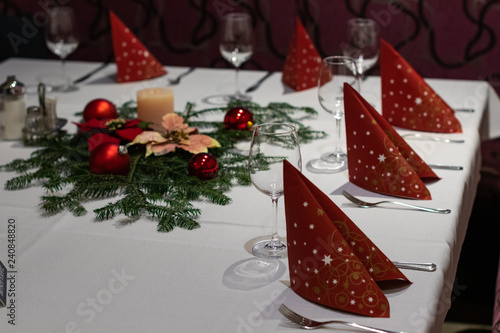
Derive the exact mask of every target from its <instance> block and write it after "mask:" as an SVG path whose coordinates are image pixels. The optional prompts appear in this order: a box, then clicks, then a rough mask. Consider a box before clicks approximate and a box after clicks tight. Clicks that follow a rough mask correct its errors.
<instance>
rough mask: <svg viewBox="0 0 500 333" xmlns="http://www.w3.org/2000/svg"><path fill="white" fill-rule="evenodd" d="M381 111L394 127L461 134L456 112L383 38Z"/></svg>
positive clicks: (381, 50) (381, 54)
mask: <svg viewBox="0 0 500 333" xmlns="http://www.w3.org/2000/svg"><path fill="white" fill-rule="evenodd" d="M380 76H381V79H382V114H383V115H384V117H385V118H386V119H387V120H388V121H389V122H390V123H391V124H392V125H394V126H399V127H403V128H408V129H412V130H416V131H425V132H438V133H461V132H462V127H461V125H460V122H459V121H458V119H457V118H456V117H455V111H453V109H451V108H450V107H449V106H448V104H446V102H445V101H443V99H442V98H441V97H439V95H438V94H436V92H434V90H432V88H431V87H429V85H428V84H427V83H425V81H424V79H423V78H422V77H421V76H420V75H419V74H418V73H417V72H416V71H415V70H414V69H413V68H412V67H411V66H410V65H409V64H408V63H407V62H406V61H405V60H404V59H403V57H401V55H400V54H399V53H398V52H396V50H394V49H393V48H392V46H391V45H389V43H387V42H386V41H385V40H383V39H382V40H381V41H380Z"/></svg>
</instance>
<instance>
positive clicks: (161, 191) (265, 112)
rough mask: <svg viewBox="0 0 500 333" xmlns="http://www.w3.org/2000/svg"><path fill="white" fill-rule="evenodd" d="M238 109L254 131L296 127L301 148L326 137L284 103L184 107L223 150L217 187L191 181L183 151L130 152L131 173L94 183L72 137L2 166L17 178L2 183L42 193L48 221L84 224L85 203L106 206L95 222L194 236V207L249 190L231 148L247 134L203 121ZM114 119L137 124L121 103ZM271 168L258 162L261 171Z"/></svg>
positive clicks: (130, 108) (242, 162)
mask: <svg viewBox="0 0 500 333" xmlns="http://www.w3.org/2000/svg"><path fill="white" fill-rule="evenodd" d="M235 106H241V107H246V108H247V109H249V110H250V111H251V112H252V114H253V117H254V123H258V122H263V121H284V122H287V123H292V124H294V125H295V126H296V127H297V130H298V136H299V140H300V141H301V142H309V141H311V140H316V139H320V138H323V137H325V136H326V134H325V133H324V132H318V131H314V130H312V129H310V128H309V127H307V126H304V125H303V124H302V123H301V120H303V119H307V118H310V117H313V116H315V115H316V111H314V110H313V109H311V108H297V107H293V106H291V105H289V104H286V103H271V104H269V105H268V106H260V105H258V104H256V103H252V102H244V103H241V102H231V103H229V104H228V105H227V106H225V107H217V108H209V109H203V110H196V109H195V105H194V104H192V103H188V104H187V105H186V108H185V110H184V114H183V116H184V119H185V120H189V125H190V126H195V127H197V128H199V129H200V130H203V133H204V134H207V135H209V136H211V137H212V138H214V139H216V140H217V141H218V142H219V143H220V144H221V148H216V149H211V150H210V152H211V153H212V154H213V155H214V156H215V157H216V158H217V160H218V162H219V173H218V177H216V178H215V179H212V180H206V181H202V180H199V179H198V178H196V177H193V176H191V175H189V173H188V171H187V169H188V163H189V159H190V158H191V157H192V154H190V153H188V152H186V151H183V150H177V151H176V152H175V153H169V154H166V155H163V156H159V157H156V156H150V157H148V158H145V157H144V150H145V148H144V147H143V146H140V145H136V146H132V147H131V149H129V154H130V156H131V168H130V171H129V174H128V175H127V176H119V175H96V174H93V173H92V172H91V171H90V167H89V156H90V154H89V151H88V144H87V138H86V137H84V136H82V135H78V134H77V135H63V136H60V137H57V138H54V139H50V140H47V141H46V142H44V145H43V147H41V148H40V149H39V150H36V151H35V152H33V153H32V154H31V156H30V157H29V158H28V159H16V160H13V161H12V162H10V163H7V164H5V165H2V166H0V170H3V171H15V172H16V173H17V174H18V175H16V176H15V177H13V178H12V179H10V180H8V181H7V182H6V183H5V188H6V189H7V190H19V189H24V188H28V187H30V186H42V187H43V188H44V189H45V190H46V192H47V195H44V196H42V197H41V203H40V206H41V209H42V210H43V211H44V213H45V214H48V215H52V214H57V213H60V212H63V211H65V210H67V211H69V212H71V213H72V214H74V215H75V216H82V215H85V214H86V213H87V211H86V209H85V207H84V203H85V202H87V201H90V200H102V199H104V198H107V199H110V202H108V203H107V204H106V205H104V206H103V207H100V208H97V209H95V210H94V214H95V218H96V219H97V220H109V219H112V218H115V217H116V216H118V215H124V216H126V217H128V218H130V219H131V220H138V219H139V218H140V217H141V216H146V217H149V218H151V219H153V220H155V221H157V223H158V226H157V230H158V231H162V232H167V231H171V230H173V229H174V228H175V227H180V228H184V229H189V230H190V229H195V228H199V227H200V224H199V223H198V222H197V221H196V219H197V218H198V217H199V215H200V214H201V211H200V209H198V208H195V207H194V206H193V204H192V202H193V201H202V200H204V201H208V202H211V203H214V204H217V205H227V204H229V203H230V202H231V198H230V197H228V196H227V195H226V194H225V193H226V192H228V191H229V190H230V189H231V188H232V187H233V186H235V185H243V186H249V185H251V180H250V175H249V173H248V154H246V153H243V152H239V151H238V150H237V149H235V148H234V146H235V144H237V143H241V142H247V143H248V145H250V139H251V136H252V132H251V131H237V130H228V129H226V128H225V127H224V124H223V123H222V121H207V120H205V119H204V118H205V116H207V115H210V117H213V116H214V115H217V114H220V119H223V117H224V114H225V113H226V112H227V111H228V110H229V109H230V108H231V107H235ZM119 116H120V117H122V118H125V119H133V118H135V117H136V107H135V105H134V103H133V102H127V103H125V104H124V105H123V106H122V107H121V108H120V109H119ZM278 160H279V159H278ZM275 161H276V159H266V158H264V159H263V163H264V165H269V163H273V162H275ZM117 196H119V198H117Z"/></svg>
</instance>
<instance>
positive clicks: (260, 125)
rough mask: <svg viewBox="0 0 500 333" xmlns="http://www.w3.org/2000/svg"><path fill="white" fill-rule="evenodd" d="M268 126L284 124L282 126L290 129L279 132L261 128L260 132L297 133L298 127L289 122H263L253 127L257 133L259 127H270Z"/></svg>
mask: <svg viewBox="0 0 500 333" xmlns="http://www.w3.org/2000/svg"><path fill="white" fill-rule="evenodd" d="M268 126H282V127H287V128H288V130H285V131H283V132H279V133H275V132H269V131H262V130H261V131H260V133H262V134H279V135H282V134H290V133H297V128H296V127H295V126H294V125H292V124H289V123H261V124H257V125H255V127H254V128H253V131H254V133H255V131H256V130H257V128H262V127H268Z"/></svg>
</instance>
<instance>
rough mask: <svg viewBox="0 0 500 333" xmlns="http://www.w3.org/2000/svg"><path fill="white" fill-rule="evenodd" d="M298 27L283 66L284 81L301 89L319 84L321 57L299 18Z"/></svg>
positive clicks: (295, 88) (294, 87) (293, 87)
mask: <svg viewBox="0 0 500 333" xmlns="http://www.w3.org/2000/svg"><path fill="white" fill-rule="evenodd" d="M296 21H297V28H296V30H295V33H294V34H293V37H292V43H291V45H290V49H289V50H288V55H287V56H286V60H285V66H284V67H283V76H282V79H281V80H282V82H283V83H284V84H286V85H287V86H289V87H290V88H292V89H294V90H296V91H300V90H305V89H309V88H313V87H317V86H318V75H319V69H320V66H321V57H320V55H319V53H318V51H317V50H316V47H315V46H314V44H313V42H312V41H311V38H309V35H308V34H307V31H306V29H304V26H303V25H302V22H300V19H299V18H297V19H296Z"/></svg>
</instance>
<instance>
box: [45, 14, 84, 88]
mask: <svg viewBox="0 0 500 333" xmlns="http://www.w3.org/2000/svg"><path fill="white" fill-rule="evenodd" d="M45 41H46V43H47V47H48V48H49V50H50V51H51V52H52V53H54V54H55V55H57V56H58V57H59V58H61V63H62V72H61V75H58V76H55V77H46V78H45V80H44V81H46V82H45V83H46V84H48V85H50V87H51V88H52V90H56V91H72V90H75V89H76V88H75V86H74V85H73V84H72V82H71V80H70V79H69V78H68V77H67V76H66V73H65V66H64V65H65V61H66V58H67V57H68V55H70V54H71V53H73V51H75V50H76V48H77V47H78V44H79V42H80V40H79V34H78V29H77V25H76V18H75V12H74V10H73V8H71V7H67V6H61V7H55V8H53V9H52V10H51V11H50V13H49V19H48V23H47V26H46V28H45Z"/></svg>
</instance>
